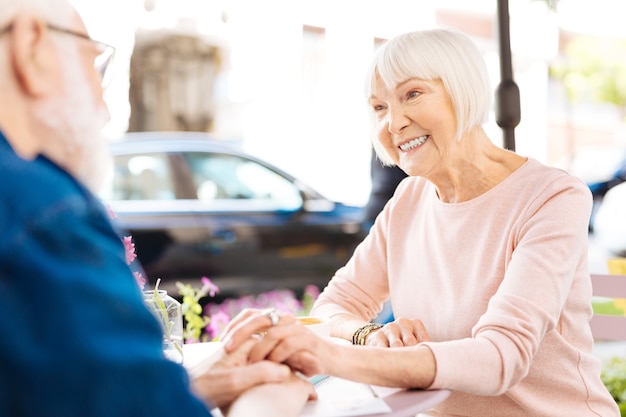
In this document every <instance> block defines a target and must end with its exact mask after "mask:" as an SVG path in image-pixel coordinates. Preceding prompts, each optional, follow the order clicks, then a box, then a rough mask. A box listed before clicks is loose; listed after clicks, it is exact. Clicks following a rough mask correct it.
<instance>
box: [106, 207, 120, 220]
mask: <svg viewBox="0 0 626 417" xmlns="http://www.w3.org/2000/svg"><path fill="white" fill-rule="evenodd" d="M106 209H107V213H109V217H110V218H111V219H115V218H117V214H115V212H114V211H113V209H112V208H111V206H109V205H108V204H107V205H106Z"/></svg>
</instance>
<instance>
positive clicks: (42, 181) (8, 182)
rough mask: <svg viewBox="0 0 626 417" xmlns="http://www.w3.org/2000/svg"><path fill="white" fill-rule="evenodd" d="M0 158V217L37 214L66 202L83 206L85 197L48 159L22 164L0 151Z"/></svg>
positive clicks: (78, 185) (79, 187) (65, 174)
mask: <svg viewBox="0 0 626 417" xmlns="http://www.w3.org/2000/svg"><path fill="white" fill-rule="evenodd" d="M0 158H1V159H2V164H1V165H0V178H2V180H0V201H2V203H0V212H4V213H3V215H6V214H8V213H11V214H13V215H20V214H22V215H23V214H27V212H37V211H38V210H42V209H44V208H49V207H51V206H53V205H54V204H55V203H57V202H59V201H62V200H67V199H73V200H75V201H76V202H81V201H82V202H86V200H85V197H86V195H85V194H86V193H85V190H84V189H83V188H82V187H81V186H80V184H79V183H78V182H77V181H76V180H75V179H74V178H72V177H71V175H70V174H68V173H67V172H65V171H64V170H62V169H61V168H60V167H58V166H56V165H55V164H53V163H52V162H50V161H49V160H48V159H46V158H44V157H38V158H36V159H34V160H26V159H23V158H21V157H19V156H18V155H16V154H15V153H13V152H8V151H4V150H0ZM7 212H8V213H7ZM5 217H6V216H5Z"/></svg>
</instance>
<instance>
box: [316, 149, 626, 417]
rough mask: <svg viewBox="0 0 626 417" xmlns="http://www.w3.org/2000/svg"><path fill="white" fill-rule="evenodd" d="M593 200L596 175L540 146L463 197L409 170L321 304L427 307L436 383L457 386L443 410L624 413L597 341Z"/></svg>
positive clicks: (422, 315)
mask: <svg viewBox="0 0 626 417" xmlns="http://www.w3.org/2000/svg"><path fill="white" fill-rule="evenodd" d="M590 211H591V194H590V192H589V189H588V188H587V187H586V186H585V184H583V183H582V182H581V181H580V180H579V179H577V178H575V177H573V176H570V175H568V174H567V173H565V172H563V171H561V170H558V169H555V168H550V167H546V166H544V165H542V164H541V163H539V162H538V161H536V160H533V159H529V160H528V161H527V162H526V163H525V164H524V165H523V166H522V167H521V168H519V169H518V170H517V171H516V172H514V173H513V174H512V175H510V176H509V177H508V178H507V179H506V180H505V181H503V182H502V183H500V184H498V185H497V186H496V187H494V188H493V189H491V190H489V191H488V192H486V193H484V194H483V195H481V196H479V197H477V198H474V199H472V200H470V201H466V202H463V203H457V204H448V203H442V202H441V201H440V200H439V199H438V198H437V195H436V192H435V188H434V186H433V185H432V184H431V183H430V182H428V181H426V180H424V179H422V178H419V177H409V178H407V179H405V180H404V181H403V182H402V183H401V184H400V186H399V187H398V189H397V191H396V194H395V195H394V197H393V198H392V199H391V200H390V201H389V203H388V204H387V206H386V207H385V209H384V210H383V211H382V212H381V214H380V215H379V217H378V219H377V220H376V222H375V224H374V226H373V227H372V230H371V232H370V234H369V236H368V237H367V238H366V239H365V240H364V241H363V242H362V244H361V245H360V246H359V247H358V248H357V249H356V251H355V253H354V256H353V257H352V259H351V260H350V261H349V262H348V264H347V265H346V266H345V267H343V268H341V269H340V270H338V271H337V272H336V275H335V276H334V277H333V279H332V281H331V282H330V284H329V285H328V287H327V288H326V289H325V290H324V291H323V293H322V294H321V296H320V297H319V299H318V301H317V302H316V304H315V307H314V309H313V312H312V313H313V314H316V315H322V316H332V315H334V314H336V313H345V312H349V313H352V314H355V315H357V316H359V317H361V318H363V319H365V320H371V319H372V318H373V317H375V316H376V314H377V312H378V311H379V310H380V308H381V306H382V303H383V302H384V301H385V300H386V299H388V298H390V300H391V304H392V306H393V312H394V315H395V317H396V318H399V317H406V318H418V319H420V320H422V322H423V323H424V325H425V326H426V329H427V331H428V332H429V335H430V337H431V340H432V341H431V342H428V343H425V344H426V345H428V346H429V347H430V349H431V350H432V352H433V353H434V356H435V360H436V365H437V374H436V377H435V381H434V383H433V385H432V387H431V388H448V389H451V390H453V391H454V392H453V394H452V395H451V396H450V397H449V398H448V400H446V401H445V402H443V403H442V404H441V405H440V406H438V407H437V408H436V410H433V411H432V412H431V414H432V415H442V416H480V417H487V416H498V417H502V416H550V417H554V416H577V417H581V416H602V417H612V416H619V412H618V410H617V406H616V404H615V402H614V401H613V399H612V398H611V396H610V395H609V393H608V391H607V390H606V388H605V387H604V385H603V384H602V382H601V380H600V362H599V360H598V359H597V358H596V357H594V355H593V353H592V348H593V338H592V335H591V331H590V328H589V319H590V318H591V315H592V309H591V281H590V277H589V271H588V266H587V252H588V247H587V244H588V240H587V238H588V235H587V225H588V222H589V215H590ZM383 372H384V371H383Z"/></svg>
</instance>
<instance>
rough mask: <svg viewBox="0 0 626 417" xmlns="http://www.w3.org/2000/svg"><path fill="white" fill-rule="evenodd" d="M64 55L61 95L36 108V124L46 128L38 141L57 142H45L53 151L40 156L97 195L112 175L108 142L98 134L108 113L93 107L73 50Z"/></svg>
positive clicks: (90, 93)
mask: <svg viewBox="0 0 626 417" xmlns="http://www.w3.org/2000/svg"><path fill="white" fill-rule="evenodd" d="M65 52H66V54H65V56H67V55H70V56H69V57H68V59H66V60H65V68H64V80H63V81H64V84H65V87H66V88H65V93H64V94H63V96H60V97H58V98H54V99H50V100H47V101H46V102H44V103H41V105H40V106H38V108H37V109H36V113H37V115H38V118H39V121H40V122H41V123H42V124H44V125H45V126H46V127H47V128H48V129H49V135H48V137H45V138H42V139H43V140H44V141H49V140H53V141H55V142H57V143H56V144H51V143H48V144H47V145H46V149H51V148H54V149H52V150H51V151H50V152H44V155H45V156H47V157H49V158H50V159H51V160H53V161H54V162H56V163H57V164H58V165H60V166H61V167H63V168H64V169H66V170H67V171H68V172H69V173H71V174H72V175H74V176H75V177H76V178H77V179H78V180H79V181H81V182H82V183H83V184H85V185H86V186H87V187H88V188H89V189H90V190H91V191H92V192H94V193H97V192H98V191H99V190H100V188H101V187H102V185H103V184H104V181H105V180H106V179H107V177H108V175H110V173H111V172H112V157H111V155H110V154H109V150H108V142H107V140H106V138H105V137H104V136H103V135H102V128H103V127H104V125H105V124H106V122H107V119H108V114H107V111H106V109H104V108H100V109H99V108H97V107H96V103H97V100H96V98H95V97H94V96H93V94H92V92H91V89H90V88H89V84H88V82H87V80H86V78H85V74H84V73H83V71H82V70H81V67H80V64H79V61H78V56H77V55H76V51H75V50H74V51H72V52H74V53H68V51H65ZM51 145H52V146H51Z"/></svg>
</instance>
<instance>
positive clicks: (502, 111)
mask: <svg viewBox="0 0 626 417" xmlns="http://www.w3.org/2000/svg"><path fill="white" fill-rule="evenodd" d="M498 44H499V47H500V84H498V87H497V88H496V123H498V126H500V127H501V128H502V130H503V132H504V147H505V148H506V149H509V150H511V151H515V127H516V126H517V125H518V124H519V122H520V119H521V111H520V94H519V87H518V86H517V84H515V81H514V80H513V65H512V64H511V32H510V29H509V1H508V0H498Z"/></svg>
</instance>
